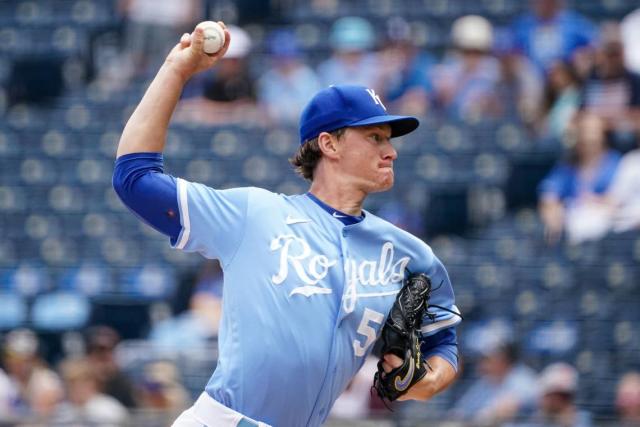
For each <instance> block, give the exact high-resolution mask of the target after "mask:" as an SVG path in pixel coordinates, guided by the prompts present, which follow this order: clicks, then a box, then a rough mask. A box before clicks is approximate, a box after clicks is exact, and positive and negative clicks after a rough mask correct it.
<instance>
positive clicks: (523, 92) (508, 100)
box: [493, 28, 544, 126]
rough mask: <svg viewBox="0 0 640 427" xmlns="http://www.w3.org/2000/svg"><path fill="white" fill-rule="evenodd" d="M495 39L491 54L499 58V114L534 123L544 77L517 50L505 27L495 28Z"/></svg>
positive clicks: (540, 100) (529, 124)
mask: <svg viewBox="0 0 640 427" xmlns="http://www.w3.org/2000/svg"><path fill="white" fill-rule="evenodd" d="M494 39H495V41H494V45H493V49H494V53H495V55H496V56H497V57H498V60H499V61H500V82H499V85H498V94H497V97H498V99H499V100H500V102H499V104H498V109H499V115H500V117H504V118H506V119H511V120H520V121H522V122H523V123H524V124H526V125H527V126H533V125H534V124H535V121H536V120H537V119H538V117H539V115H540V108H541V105H542V99H543V93H544V79H543V77H542V76H541V75H540V73H539V72H538V70H537V69H536V67H535V65H534V64H533V62H531V59H529V58H528V57H526V56H524V55H521V54H520V52H519V51H518V50H517V49H516V46H515V44H514V42H513V37H511V35H510V32H509V30H508V29H505V28H499V29H497V30H496V31H495V37H494Z"/></svg>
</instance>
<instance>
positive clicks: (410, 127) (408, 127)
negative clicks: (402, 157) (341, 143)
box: [349, 115, 420, 138]
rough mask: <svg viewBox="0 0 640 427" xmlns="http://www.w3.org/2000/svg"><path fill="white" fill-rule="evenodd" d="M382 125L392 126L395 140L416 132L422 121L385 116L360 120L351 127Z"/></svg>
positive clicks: (392, 136)
mask: <svg viewBox="0 0 640 427" xmlns="http://www.w3.org/2000/svg"><path fill="white" fill-rule="evenodd" d="M380 124H388V125H389V126H391V138H395V137H397V136H402V135H406V134H408V133H411V132H413V131H414V130H416V129H417V128H418V126H420V121H418V119H416V118H415V117H411V116H391V115H384V116H374V117H369V118H368V119H364V120H359V121H357V122H355V123H351V124H350V125H349V127H352V126H353V127H356V126H372V125H380Z"/></svg>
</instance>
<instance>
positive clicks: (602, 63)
mask: <svg viewBox="0 0 640 427" xmlns="http://www.w3.org/2000/svg"><path fill="white" fill-rule="evenodd" d="M582 98H583V100H582V103H583V108H584V109H585V110H586V111H590V112H593V113H595V114H598V115H599V116H600V117H602V118H603V119H604V121H605V124H606V126H607V130H608V131H609V139H610V140H611V142H612V144H613V145H614V146H617V147H619V148H620V149H621V150H622V151H627V150H628V149H630V148H631V147H632V146H633V145H634V142H635V138H634V137H635V131H637V130H639V129H640V123H639V121H640V75H638V74H635V73H632V72H630V71H629V70H628V69H627V68H626V67H625V64H624V46H623V44H622V40H621V37H620V27H619V25H618V24H617V23H613V22H608V23H605V24H603V25H602V30H601V37H600V41H599V43H598V48H597V51H596V61H595V65H594V67H593V69H592V70H591V72H590V74H589V76H588V78H587V80H586V81H585V84H584V88H583V95H582Z"/></svg>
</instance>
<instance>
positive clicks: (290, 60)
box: [258, 30, 320, 125]
mask: <svg viewBox="0 0 640 427" xmlns="http://www.w3.org/2000/svg"><path fill="white" fill-rule="evenodd" d="M269 52H270V53H271V66H270V67H269V68H268V69H267V71H266V73H264V74H263V75H262V77H260V79H259V80H258V101H259V103H260V105H261V107H262V108H263V109H264V110H265V111H266V113H267V116H268V117H269V119H270V120H271V121H273V122H276V123H281V124H285V125H295V124H296V123H297V121H298V118H299V116H300V112H301V111H302V109H303V108H304V106H305V105H306V102H307V100H308V99H310V98H311V97H312V96H313V95H314V94H315V93H316V92H317V91H318V90H320V82H319V80H318V77H317V75H316V74H315V71H313V70H312V69H311V68H310V67H308V66H307V65H305V64H304V63H303V62H302V61H301V52H300V48H299V47H298V41H297V39H296V34H295V32H293V31H290V30H278V31H275V32H274V33H273V34H271V36H270V37H269Z"/></svg>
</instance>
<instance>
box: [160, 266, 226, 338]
mask: <svg viewBox="0 0 640 427" xmlns="http://www.w3.org/2000/svg"><path fill="white" fill-rule="evenodd" d="M196 280H197V281H196V284H195V286H194V290H193V295H191V298H190V300H189V309H188V310H186V311H184V312H182V313H180V314H179V315H177V316H175V317H171V318H168V319H166V320H164V321H162V322H159V323H158V324H156V325H154V326H153V329H152V330H151V334H150V339H151V341H152V342H153V343H154V344H156V345H158V346H160V347H162V348H164V349H167V348H175V349H176V350H180V349H184V348H189V347H191V348H196V347H201V346H206V345H208V344H209V343H210V341H212V340H214V339H215V338H217V336H218V329H219V325H220V318H221V315H222V287H223V283H224V279H223V275H222V268H221V267H220V263H219V262H218V261H217V260H207V261H206V262H205V263H204V264H203V265H202V268H201V269H200V272H199V274H198V277H197V279H196Z"/></svg>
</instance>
